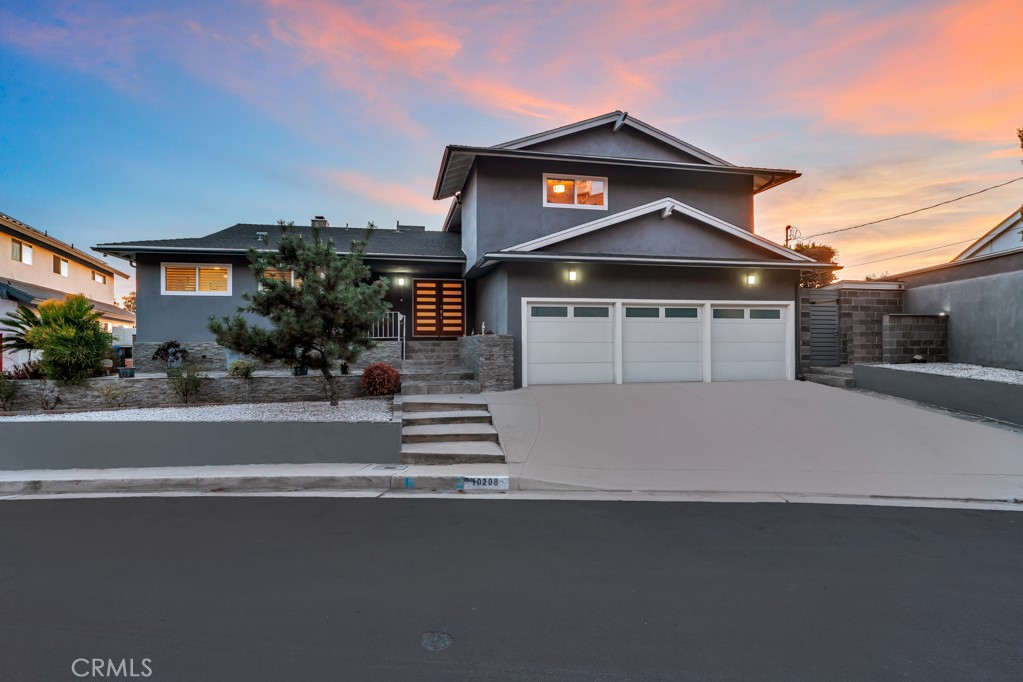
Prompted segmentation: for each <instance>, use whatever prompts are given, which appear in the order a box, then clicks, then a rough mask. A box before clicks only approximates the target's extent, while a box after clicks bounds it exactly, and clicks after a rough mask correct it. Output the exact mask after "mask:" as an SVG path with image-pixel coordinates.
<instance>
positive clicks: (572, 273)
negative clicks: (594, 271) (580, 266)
mask: <svg viewBox="0 0 1023 682" xmlns="http://www.w3.org/2000/svg"><path fill="white" fill-rule="evenodd" d="M577 277H578V275H577V274H576V271H575V270H569V271H568V281H569V282H574V281H575V280H576V278H577Z"/></svg>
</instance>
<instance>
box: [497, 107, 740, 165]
mask: <svg viewBox="0 0 1023 682" xmlns="http://www.w3.org/2000/svg"><path fill="white" fill-rule="evenodd" d="M608 124H613V125H614V130H615V131H618V130H619V129H621V128H622V127H626V128H632V129H634V130H638V131H639V132H641V133H644V134H646V135H649V136H650V137H652V138H654V139H656V140H658V141H660V142H663V143H665V144H667V145H669V146H671V147H674V148H675V149H678V150H680V151H683V152H685V153H686V154H690V155H692V156H695V157H696V158H698V159H701V160H703V161H706V162H707V163H710V164H714V165H717V166H731V165H732V164H730V163H728V162H727V161H725V160H724V159H722V158H719V157H717V156H714V155H713V154H711V153H710V152H707V151H704V150H702V149H700V148H699V147H694V146H693V145H691V144H689V143H688V142H685V141H683V140H680V139H678V138H677V137H675V136H674V135H670V134H668V133H666V132H664V131H663V130H660V129H659V128H655V127H653V126H652V125H650V124H649V123H644V122H643V121H640V120H639V119H638V118H635V117H632V116H629V112H627V111H612V112H610V113H607V114H604V115H602V116H594V117H593V118H588V119H586V120H585V121H579V122H578V123H570V124H569V125H566V126H561V127H560V128H554V129H552V130H545V131H544V132H542V133H535V134H533V135H527V136H526V137H520V138H518V139H517V140H511V141H510V142H502V143H501V144H496V145H494V146H493V148H494V149H523V148H525V147H530V146H532V145H535V144H540V143H541V142H548V141H550V140H556V139H558V138H559V137H565V136H566V135H573V134H575V133H580V132H582V131H584V130H589V129H591V128H596V127H598V126H602V125H608Z"/></svg>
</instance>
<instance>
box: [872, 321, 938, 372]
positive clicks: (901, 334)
mask: <svg viewBox="0 0 1023 682" xmlns="http://www.w3.org/2000/svg"><path fill="white" fill-rule="evenodd" d="M882 325H883V332H882V333H883V336H884V352H883V354H882V358H881V359H882V360H883V361H884V362H889V363H903V362H911V361H912V360H913V356H914V355H920V356H923V358H924V359H925V360H927V362H948V317H946V316H943V315H885V316H884V321H883V323H882Z"/></svg>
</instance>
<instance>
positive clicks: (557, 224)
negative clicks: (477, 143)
mask: <svg viewBox="0 0 1023 682" xmlns="http://www.w3.org/2000/svg"><path fill="white" fill-rule="evenodd" d="M544 173H564V174H566V175H597V176H607V178H608V189H607V191H608V210H607V211H596V210H585V209H577V208H545V207H544V206H543V193H544V185H543V174H544ZM471 190H472V191H471V192H467V193H466V194H467V196H466V200H468V201H470V202H472V203H473V205H475V206H476V241H475V249H474V250H473V254H470V253H469V249H467V248H466V247H467V245H471V244H473V241H472V237H471V236H468V235H467V234H466V233H467V232H468V231H469V230H470V227H469V225H468V224H466V223H465V222H464V220H465V219H464V216H463V225H462V245H463V250H465V251H466V256H467V266H471V265H472V264H473V263H474V262H475V260H476V259H478V258H479V256H480V255H482V254H485V253H487V252H490V251H498V250H500V249H503V248H507V247H509V246H514V245H515V244H519V243H522V242H525V241H529V240H531V239H536V238H537V237H542V236H544V235H548V234H551V233H554V232H558V231H560V230H564V229H566V228H569V227H573V226H575V225H581V224H582V223H586V222H590V221H591V220H596V219H597V218H601V217H604V216H607V215H611V214H614V213H618V212H621V211H624V210H626V209H629V208H633V207H635V206H640V205H642V204H647V203H650V202H651V201H656V200H658V199H663V198H664V197H668V196H670V197H672V198H674V199H678V200H679V201H682V202H684V203H687V204H689V205H691V206H694V207H696V208H698V209H700V210H702V211H705V212H707V213H710V214H711V215H714V216H717V217H718V218H721V219H722V220H726V221H728V222H730V223H732V224H734V225H737V226H739V227H741V228H743V229H747V230H752V229H753V181H752V179H751V178H749V177H746V176H740V175H709V174H701V173H694V172H683V171H666V170H653V169H646V168H626V167H621V166H603V165H589V164H577V163H551V162H544V161H533V160H521V159H498V158H479V159H477V161H476V184H475V187H473V188H471ZM469 194H472V195H474V196H471V197H469V196H468V195H469ZM674 255H690V254H685V253H678V254H674ZM473 256H475V257H473Z"/></svg>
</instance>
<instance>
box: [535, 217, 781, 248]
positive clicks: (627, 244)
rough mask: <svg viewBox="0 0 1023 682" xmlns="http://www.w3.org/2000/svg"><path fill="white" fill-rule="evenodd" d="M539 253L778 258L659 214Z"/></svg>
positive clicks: (716, 232) (688, 221) (695, 224)
mask: <svg viewBox="0 0 1023 682" xmlns="http://www.w3.org/2000/svg"><path fill="white" fill-rule="evenodd" d="M542 251H552V252H558V253H629V254H635V255H641V256H665V255H669V254H685V255H686V256H693V257H697V256H702V257H710V258H754V259H756V258H760V259H763V258H777V257H778V256H777V254H773V253H771V252H770V251H768V250H767V249H764V248H761V247H759V246H756V245H754V244H750V243H748V242H744V241H742V240H740V239H736V238H735V237H733V236H731V235H729V234H726V233H724V232H722V231H721V230H719V229H717V228H716V227H711V226H710V225H707V224H706V223H702V222H700V221H698V220H694V219H693V218H690V217H689V216H686V215H682V214H679V213H673V214H671V215H670V216H669V217H667V218H662V217H661V214H660V212H655V213H651V214H648V215H645V216H641V217H639V218H634V219H632V220H629V221H626V222H624V223H618V224H616V225H611V226H610V227H606V228H603V229H601V230H597V231H596V232H590V233H589V234H585V235H583V236H581V237H575V238H574V239H569V240H566V241H563V242H559V243H558V244H554V245H552V246H548V247H546V248H544V249H542Z"/></svg>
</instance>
